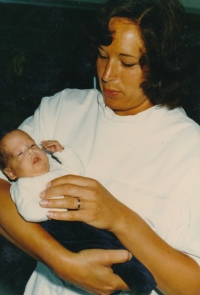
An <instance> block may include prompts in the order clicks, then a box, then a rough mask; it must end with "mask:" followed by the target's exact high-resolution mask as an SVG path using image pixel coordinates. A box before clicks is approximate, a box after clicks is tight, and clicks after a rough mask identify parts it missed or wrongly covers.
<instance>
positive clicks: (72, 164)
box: [10, 146, 84, 222]
mask: <svg viewBox="0 0 200 295" xmlns="http://www.w3.org/2000/svg"><path fill="white" fill-rule="evenodd" d="M53 155H54V156H55V157H56V158H57V159H58V160H59V161H60V162H61V163H59V162H58V161H56V160H55V159H52V157H51V156H48V158H49V162H50V171H49V172H47V173H45V174H43V175H40V176H34V177H24V178H19V179H18V180H17V181H16V182H13V183H12V185H11V188H10V193H11V197H12V199H13V201H14V203H15V204H16V206H17V210H18V212H19V213H20V214H21V216H22V217H23V218H24V219H25V220H27V221H31V222H41V221H45V220H47V219H48V218H47V215H46V214H47V211H49V209H47V208H42V207H41V206H40V205H39V202H40V197H39V194H40V193H41V192H42V191H43V190H44V189H45V188H46V184H47V183H48V182H49V181H51V180H52V179H54V178H57V177H60V176H63V175H66V174H75V175H83V173H84V172H83V171H84V168H83V164H82V162H81V160H80V159H79V158H78V156H77V155H76V154H75V152H74V151H73V150H72V149H71V148H70V147H69V146H65V148H64V150H63V151H62V152H56V153H54V154H53ZM58 197H59V196H58Z"/></svg>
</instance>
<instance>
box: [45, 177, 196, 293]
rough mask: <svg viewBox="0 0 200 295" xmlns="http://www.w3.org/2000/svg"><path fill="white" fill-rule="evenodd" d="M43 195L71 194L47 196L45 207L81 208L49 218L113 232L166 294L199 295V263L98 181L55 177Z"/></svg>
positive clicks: (53, 213)
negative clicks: (168, 242) (159, 233)
mask: <svg viewBox="0 0 200 295" xmlns="http://www.w3.org/2000/svg"><path fill="white" fill-rule="evenodd" d="M49 186H50V187H49V188H48V189H47V191H46V192H43V193H42V195H41V197H42V198H48V197H51V196H53V195H58V194H59V195H65V196H68V197H66V198H64V199H60V200H46V199H44V200H43V201H44V205H45V202H46V203H47V202H48V204H46V205H45V206H46V207H54V208H55V207H58V208H71V209H77V199H78V198H79V199H80V200H81V208H80V210H75V211H73V210H72V211H66V212H62V213H60V212H51V213H50V214H49V217H50V218H54V219H62V220H64V219H65V220H71V221H73V220H78V221H84V222H86V223H89V224H90V225H92V226H95V227H98V228H104V229H107V230H110V231H112V232H113V233H114V234H115V235H116V236H117V237H118V239H119V240H120V241H121V243H122V244H124V246H126V247H127V249H129V250H130V252H131V253H133V254H134V255H135V256H136V257H137V258H138V259H139V260H140V261H141V262H142V263H143V264H144V265H145V266H146V267H147V268H148V269H149V270H150V271H151V272H152V274H153V275H154V277H155V280H156V282H157V284H158V289H159V290H160V291H161V292H163V294H165V295H188V294H190V295H199V294H200V266H199V265H198V264H197V263H196V262H195V261H194V260H193V259H192V258H190V257H189V256H187V255H184V254H183V253H181V252H179V251H177V250H175V249H174V248H172V247H171V246H170V245H168V244H167V243H166V242H165V241H164V240H162V239H161V238H160V237H159V236H158V235H157V234H156V233H155V232H154V231H153V230H152V229H151V228H150V227H149V226H148V225H147V223H146V222H145V221H144V220H143V219H142V218H141V217H140V216H138V215H137V214H136V213H135V212H133V211H132V210H130V209H129V208H128V207H126V206H125V205H123V204H122V203H120V202H119V201H118V200H116V199H115V198H114V197H113V196H112V195H111V194H110V193H109V192H108V191H107V190H106V189H105V188H104V187H102V186H101V185H100V184H99V183H98V182H96V181H95V180H92V179H89V178H83V177H79V176H64V177H62V178H59V179H56V180H53V181H52V182H51V184H49Z"/></svg>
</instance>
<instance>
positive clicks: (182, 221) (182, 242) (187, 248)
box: [166, 157, 200, 265]
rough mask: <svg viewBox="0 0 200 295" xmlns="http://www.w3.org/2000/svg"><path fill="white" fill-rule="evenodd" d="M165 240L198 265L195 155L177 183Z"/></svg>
mask: <svg viewBox="0 0 200 295" xmlns="http://www.w3.org/2000/svg"><path fill="white" fill-rule="evenodd" d="M174 196H175V197H176V198H175V197H174V200H173V202H172V206H171V212H170V213H169V214H171V222H170V226H169V231H168V235H167V238H166V241H167V242H169V244H170V245H172V246H173V247H174V248H175V249H177V250H179V251H181V252H183V253H185V254H186V255H188V256H190V257H191V258H193V259H194V260H195V261H196V262H197V263H198V264H199V265H200V159H199V157H195V158H194V159H193V161H191V167H189V168H188V170H187V171H185V177H183V179H182V180H181V181H180V183H178V184H177V189H176V190H175V192H174Z"/></svg>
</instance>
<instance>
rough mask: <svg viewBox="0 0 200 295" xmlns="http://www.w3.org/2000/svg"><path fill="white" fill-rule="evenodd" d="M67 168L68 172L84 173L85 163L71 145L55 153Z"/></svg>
mask: <svg viewBox="0 0 200 295" xmlns="http://www.w3.org/2000/svg"><path fill="white" fill-rule="evenodd" d="M53 155H54V156H55V157H56V158H57V159H58V160H59V161H60V162H61V164H62V165H63V167H64V168H65V169H66V174H75V175H81V176H82V175H84V165H83V163H82V161H81V159H80V158H79V156H78V155H77V154H76V152H75V151H74V150H73V149H72V148H71V147H70V146H64V150H63V151H62V152H56V153H54V154H53Z"/></svg>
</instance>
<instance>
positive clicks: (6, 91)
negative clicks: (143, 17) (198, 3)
mask: <svg viewBox="0 0 200 295" xmlns="http://www.w3.org/2000/svg"><path fill="white" fill-rule="evenodd" d="M95 15H96V12H95V6H93V7H92V8H91V9H90V8H89V6H87V9H85V7H82V9H72V8H71V9H69V8H59V7H42V6H31V5H22V4H21V5H19V4H5V3H0V133H2V132H4V131H6V130H8V129H10V128H16V127H17V126H18V125H19V124H20V123H21V122H22V121H23V120H24V119H25V118H26V117H27V116H30V115H31V114H32V113H33V112H34V110H35V109H36V107H37V106H38V104H39V102H40V100H41V98H42V97H43V96H49V95H53V94H54V93H56V92H58V91H60V90H62V89H64V88H66V87H70V88H82V89H84V88H92V87H93V77H94V76H95V70H94V63H93V55H92V52H91V50H90V48H89V43H88V39H87V37H86V34H85V31H86V29H87V28H88V27H93V26H94V19H95ZM187 30H188V32H190V34H191V36H192V40H193V42H194V43H195V42H196V43H200V37H199V36H200V16H199V15H192V14H188V15H187ZM196 95H197V103H196V104H195V105H192V106H190V107H188V109H187V110H186V111H187V113H188V114H189V116H191V117H192V118H193V119H195V120H196V121H197V122H198V123H199V122H200V112H199V107H200V106H199V102H198V100H199V93H198V92H197V94H196ZM10 218H12V216H11V217H10ZM34 267H35V261H34V260H33V259H31V258H29V257H28V255H26V254H24V253H23V252H22V251H20V250H18V249H17V248H15V247H14V246H13V245H11V244H10V243H9V242H7V241H6V240H5V239H4V238H3V237H0V294H1V295H11V294H12V295H21V294H23V290H24V286H25V284H26V282H27V280H28V278H29V276H30V274H31V272H32V270H33V269H34ZM1 288H2V289H1Z"/></svg>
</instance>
